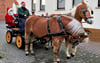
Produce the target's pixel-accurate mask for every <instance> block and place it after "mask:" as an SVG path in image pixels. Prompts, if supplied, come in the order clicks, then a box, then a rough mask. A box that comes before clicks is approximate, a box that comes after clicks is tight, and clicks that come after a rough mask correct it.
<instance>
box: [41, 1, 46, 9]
mask: <svg viewBox="0 0 100 63" xmlns="http://www.w3.org/2000/svg"><path fill="white" fill-rule="evenodd" d="M40 10H45V0H40Z"/></svg>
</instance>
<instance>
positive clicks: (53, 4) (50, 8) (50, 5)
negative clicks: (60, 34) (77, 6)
mask: <svg viewBox="0 0 100 63" xmlns="http://www.w3.org/2000/svg"><path fill="white" fill-rule="evenodd" d="M45 1H46V6H45V11H40V0H36V12H35V14H36V15H42V14H44V15H46V13H48V14H49V15H50V14H53V13H54V14H55V13H56V14H65V13H67V12H68V11H70V9H71V8H72V0H65V10H58V9H57V0H45Z"/></svg>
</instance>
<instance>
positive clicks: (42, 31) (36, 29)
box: [25, 5, 91, 63]
mask: <svg viewBox="0 0 100 63" xmlns="http://www.w3.org/2000/svg"><path fill="white" fill-rule="evenodd" d="M81 6H82V7H81ZM81 6H79V7H78V8H79V9H78V10H77V11H79V10H80V11H79V13H77V15H81V18H84V19H85V18H86V19H85V20H87V21H88V20H89V21H91V20H90V19H89V17H91V16H90V12H89V11H88V9H87V6H86V5H84V6H83V5H81ZM84 10H86V11H84ZM78 18H79V17H78ZM47 21H48V19H46V18H43V17H39V16H31V17H29V18H28V19H27V20H26V23H25V53H26V54H29V50H28V48H29V45H28V44H29V38H30V34H31V32H32V33H33V40H34V38H35V37H39V38H40V37H42V36H45V35H48V30H47ZM61 22H62V23H63V26H64V29H63V31H64V33H65V35H61V36H52V44H53V52H54V62H55V63H57V62H58V61H59V57H58V52H59V49H60V45H61V43H62V40H63V39H66V56H67V57H70V54H69V52H68V50H69V41H71V42H72V43H76V42H82V40H84V38H85V35H84V33H85V31H84V28H83V26H82V25H81V23H80V22H79V21H78V20H75V19H73V18H70V17H68V16H61ZM49 27H50V32H51V33H58V32H61V31H62V29H61V27H60V26H59V23H58V21H57V17H52V18H50V21H49ZM67 32H68V33H70V35H69V34H68V33H67ZM48 38H49V36H47V37H45V39H48ZM31 42H33V41H31ZM76 49H77V46H75V47H74V48H73V50H72V56H74V55H75V53H76ZM30 53H31V54H34V51H33V43H30Z"/></svg>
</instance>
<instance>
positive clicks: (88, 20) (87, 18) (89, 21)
mask: <svg viewBox="0 0 100 63" xmlns="http://www.w3.org/2000/svg"><path fill="white" fill-rule="evenodd" d="M81 12H82V13H83V15H84V17H85V20H86V22H88V23H89V24H91V19H92V18H93V17H87V16H86V12H88V10H87V9H82V10H81ZM91 13H92V14H93V11H91Z"/></svg>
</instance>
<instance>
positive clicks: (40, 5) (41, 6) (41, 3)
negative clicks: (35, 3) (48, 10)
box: [40, 0, 45, 11]
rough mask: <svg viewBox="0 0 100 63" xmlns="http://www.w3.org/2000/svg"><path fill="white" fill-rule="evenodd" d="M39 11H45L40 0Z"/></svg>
mask: <svg viewBox="0 0 100 63" xmlns="http://www.w3.org/2000/svg"><path fill="white" fill-rule="evenodd" d="M40 11H45V8H44V9H42V0H40Z"/></svg>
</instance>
